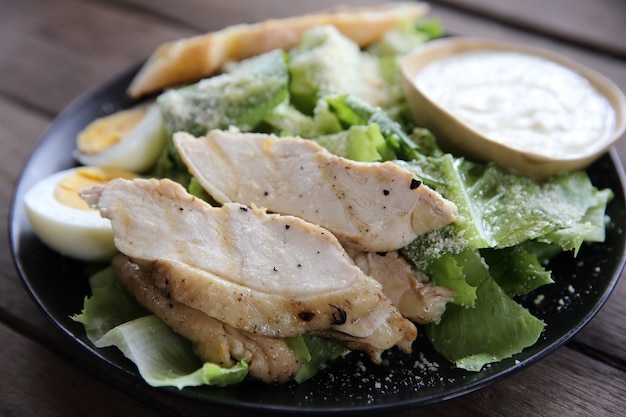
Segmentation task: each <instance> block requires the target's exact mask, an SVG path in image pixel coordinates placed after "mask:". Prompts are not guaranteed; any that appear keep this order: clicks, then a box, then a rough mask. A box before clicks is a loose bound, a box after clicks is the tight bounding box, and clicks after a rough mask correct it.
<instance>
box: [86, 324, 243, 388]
mask: <svg viewBox="0 0 626 417" xmlns="http://www.w3.org/2000/svg"><path fill="white" fill-rule="evenodd" d="M93 343H94V345H95V346H97V347H100V348H103V347H107V346H115V347H117V348H118V349H119V350H121V351H122V353H124V356H126V357H127V358H128V359H130V360H131V361H133V362H134V363H135V365H137V369H138V370H139V373H140V374H141V376H142V378H143V379H144V380H145V381H146V382H147V383H148V384H150V385H152V386H153V387H162V386H174V387H177V388H178V389H182V388H184V387H190V386H199V385H215V386H226V385H231V384H237V383H239V382H241V381H243V380H244V378H245V377H246V376H247V375H248V364H247V363H246V361H240V362H238V363H237V364H235V365H234V366H233V367H231V368H223V367H220V366H219V365H216V364H214V363H208V362H207V363H202V362H201V361H200V359H198V357H197V356H196V355H195V354H194V353H193V349H192V347H191V343H190V342H189V341H187V340H185V339H183V338H182V337H181V336H179V335H178V334H177V333H174V331H173V330H172V329H171V328H170V327H169V326H168V325H167V324H165V323H164V322H163V321H162V320H161V319H159V318H158V317H157V316H155V315H152V314H150V315H147V316H143V317H140V318H138V319H135V320H131V321H129V322H126V323H123V324H120V325H119V326H116V327H114V328H112V329H111V330H110V331H108V332H107V333H105V334H104V336H102V338H100V339H98V340H94V341H93Z"/></svg>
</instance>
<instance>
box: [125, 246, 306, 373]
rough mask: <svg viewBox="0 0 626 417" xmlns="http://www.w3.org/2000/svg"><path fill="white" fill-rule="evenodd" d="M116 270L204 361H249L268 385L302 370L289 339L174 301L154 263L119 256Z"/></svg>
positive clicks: (141, 300)
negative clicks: (161, 283)
mask: <svg viewBox="0 0 626 417" xmlns="http://www.w3.org/2000/svg"><path fill="white" fill-rule="evenodd" d="M113 268H114V269H115V272H116V273H117V275H118V276H119V278H120V280H121V281H122V284H123V285H124V286H125V287H126V289H128V291H129V292H130V293H131V294H133V296H134V297H135V298H136V299H137V301H138V302H139V303H140V304H141V305H143V306H144V307H146V308H147V309H148V310H150V311H152V312H153V313H154V314H156V315H157V316H159V317H160V318H161V320H163V321H164V322H165V323H166V324H167V325H168V326H170V327H171V328H172V329H173V330H174V331H175V332H177V333H178V334H180V335H181V336H183V337H184V338H186V339H188V340H190V341H191V342H192V343H193V347H194V351H195V352H196V354H197V355H198V357H199V358H200V359H201V360H202V361H204V362H211V363H215V364H218V365H220V366H222V367H225V368H230V367H232V366H234V365H235V361H240V360H242V359H247V360H248V363H249V367H248V372H249V374H250V376H251V377H252V378H255V379H258V380H260V381H265V382H286V381H290V380H291V379H293V378H294V376H295V375H296V374H297V373H298V371H299V370H300V367H301V366H302V360H301V359H299V358H297V357H296V356H295V354H294V352H293V350H292V349H291V348H290V347H289V346H288V345H287V342H286V340H285V339H282V338H276V337H267V336H262V335H258V334H253V333H249V332H244V331H241V330H238V329H235V328H233V327H231V326H228V325H226V324H224V323H222V322H220V321H219V320H216V319H214V318H212V317H210V316H208V315H206V314H204V313H203V312H201V311H199V310H196V309H194V308H191V307H189V306H187V305H185V304H183V303H180V302H178V301H176V300H174V299H172V297H171V295H169V294H168V293H167V291H166V290H164V289H163V288H160V287H158V286H157V285H156V283H155V281H154V279H153V276H154V274H153V272H154V271H153V268H152V265H151V262H148V263H143V264H141V263H135V262H133V261H131V260H130V259H129V258H128V257H127V256H124V255H118V256H117V257H116V258H114V259H113Z"/></svg>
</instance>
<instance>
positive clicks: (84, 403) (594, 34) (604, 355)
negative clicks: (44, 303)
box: [0, 0, 626, 417]
mask: <svg viewBox="0 0 626 417" xmlns="http://www.w3.org/2000/svg"><path fill="white" fill-rule="evenodd" d="M332 3H333V2H332V1H328V0H318V1H314V2H305V1H302V0H300V1H298V0H295V1H294V0H292V1H290V0H271V1H268V0H266V1H263V2H261V1H244V0H228V1H217V0H212V1H211V0H205V1H200V0H177V1H176V2H171V1H164V0H117V1H114V2H113V1H103V0H92V1H81V0H55V1H50V0H0V144H1V145H0V146H1V149H2V151H1V152H0V173H1V180H2V183H1V185H0V192H1V197H2V198H1V200H2V203H1V206H0V207H1V209H0V210H1V213H2V216H3V217H4V218H7V217H8V212H9V205H10V199H11V193H12V190H13V186H14V184H15V182H16V180H17V178H18V175H19V173H20V169H21V167H22V166H23V164H24V162H25V159H26V157H27V155H28V154H29V152H30V151H31V149H32V148H33V146H34V144H35V142H36V140H37V138H38V137H39V136H40V134H41V133H42V131H43V130H44V129H45V128H46V126H47V125H48V124H49V123H50V122H51V121H52V119H53V118H54V117H55V115H57V114H58V113H59V112H60V111H61V110H62V109H63V108H64V107H65V106H66V105H67V104H68V103H69V102H70V101H71V100H72V99H74V98H75V97H76V96H77V95H79V94H80V93H81V92H83V91H85V90H86V89H89V88H91V87H93V86H96V85H98V84H100V83H102V82H103V81H105V80H107V79H108V78H110V77H112V76H113V75H115V74H116V73H118V72H120V71H122V70H124V69H126V68H127V67H129V66H131V65H133V64H136V63H137V62H139V61H140V60H142V59H144V58H145V57H146V56H147V55H148V54H149V53H150V52H151V51H152V50H153V48H155V47H156V46H157V45H158V44H160V43H161V42H163V41H167V40H172V39H176V38H181V37H185V36H189V35H193V34H197V33H200V32H205V31H209V30H214V29H219V28H221V27H223V26H225V25H229V24H233V23H238V22H252V21H256V20H261V19H264V18H269V17H282V16H289V15H294V14H299V13H302V12H307V11H313V10H317V9H320V8H323V7H328V6H330V5H332ZM343 3H348V4H351V3H355V4H356V3H358V4H366V3H373V2H372V1H369V2H368V1H344V2H343ZM431 5H432V14H433V15H434V16H437V17H440V18H441V19H442V20H443V22H444V24H445V27H446V29H447V30H448V31H449V32H450V33H454V34H472V35H485V36H491V37H498V38H500V39H506V40H514V41H520V42H524V43H528V44H533V45H539V46H544V47H549V48H551V49H554V50H556V51H560V52H562V53H564V54H566V55H568V56H570V57H571V58H574V59H576V60H578V61H580V62H582V63H584V64H587V65H589V66H591V67H593V68H596V69H597V70H599V71H601V72H602V73H604V74H605V75H606V76H608V77H609V78H611V79H613V80H614V81H615V82H616V83H617V84H618V85H619V86H620V87H621V88H622V90H625V91H626V65H625V63H626V61H625V60H626V24H625V22H626V3H624V2H623V1H622V0H596V1H593V2H590V1H585V0H544V1H539V0H524V1H517V0H445V1H437V2H433V3H432V4H431ZM618 152H619V154H620V156H621V159H622V161H626V143H625V142H624V141H622V142H621V143H620V144H619V145H618ZM1 228H2V233H0V236H1V239H2V240H1V241H0V244H1V245H2V249H3V250H2V252H1V254H0V263H1V268H0V270H1V271H2V272H1V279H0V294H1V295H0V319H1V324H0V339H1V340H2V343H1V344H0V359H1V366H2V376H1V377H0V415H3V416H48V417H50V416H65V417H67V416H70V417H71V416H92V417H95V416H115V415H124V416H169V415H172V416H173V415H187V416H207V415H230V416H243V415H250V414H248V413H246V412H242V411H239V410H233V409H221V408H217V407H213V406H210V405H200V406H199V405H197V404H190V403H187V402H185V401H177V400H173V399H171V398H169V397H164V396H159V395H158V394H157V393H155V390H151V389H150V388H147V387H145V386H143V385H136V384H134V383H131V382H129V381H127V380H126V379H124V378H120V377H119V376H117V374H113V373H112V372H111V371H110V370H109V369H107V368H106V367H104V366H103V365H102V364H100V363H99V362H97V361H95V360H94V359H93V358H92V357H91V356H89V355H87V354H86V353H84V352H82V351H81V350H80V349H78V348H77V346H76V345H74V344H73V343H70V341H69V340H67V339H66V338H65V336H63V335H62V334H61V333H60V332H58V331H57V330H56V329H55V327H54V326H53V325H52V324H51V323H50V322H48V321H47V319H46V318H45V317H44V316H43V315H42V314H41V312H40V311H39V310H38V308H37V306H36V305H35V304H34V303H33V301H32V300H31V298H30V297H29V296H28V294H27V293H26V291H25V290H24V288H23V286H22V284H21V283H20V280H19V278H18V276H17V274H16V272H15V270H14V268H13V264H12V260H11V254H10V251H9V243H8V239H7V236H8V231H7V228H8V226H7V222H6V221H5V222H3V223H2V226H1ZM50 279H54V277H53V276H51V277H50ZM625 298H626V280H624V279H622V280H621V281H620V282H619V283H618V285H617V287H616V289H615V291H614V293H613V295H612V296H611V298H610V299H609V301H608V303H607V304H606V305H605V307H604V308H603V309H602V310H601V311H600V313H599V314H598V315H597V316H596V317H595V318H594V319H593V320H592V321H591V323H590V324H589V325H588V326H586V328H585V329H584V330H583V331H581V332H580V333H579V334H578V335H577V336H576V337H574V339H573V340H572V341H571V342H570V343H568V344H567V345H566V346H564V347H562V348H560V349H558V350H557V351H556V352H554V353H553V354H551V355H549V356H548V357H547V358H546V359H544V360H542V361H540V362H539V363H537V364H536V365H533V366H532V367H530V368H528V369H525V370H524V371H522V372H519V373H516V374H514V375H513V376H510V377H508V378H506V379H504V380H502V381H500V382H498V383H496V384H494V385H492V386H490V387H488V388H485V389H483V390H480V391H478V392H475V393H473V394H470V395H467V396H464V397H461V398H458V399H454V400H451V401H448V402H445V403H442V404H437V405H434V406H429V407H425V408H422V409H414V410H405V411H401V412H397V413H394V414H392V415H397V416H417V415H420V416H450V415H473V416H478V415H490V416H496V415H497V416H512V415H552V416H562V415H589V416H591V415H598V416H599V415H624V413H626V411H624V405H626V401H625V400H624V398H626V350H625V349H624V346H626V324H625V323H626V320H624V316H626V304H625V303H624V301H623V300H624V299H625Z"/></svg>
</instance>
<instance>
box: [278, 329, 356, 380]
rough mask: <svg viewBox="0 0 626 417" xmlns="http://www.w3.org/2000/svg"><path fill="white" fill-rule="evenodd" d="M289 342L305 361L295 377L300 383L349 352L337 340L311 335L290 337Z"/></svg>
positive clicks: (297, 354)
mask: <svg viewBox="0 0 626 417" xmlns="http://www.w3.org/2000/svg"><path fill="white" fill-rule="evenodd" d="M287 343H288V344H289V347H290V348H291V349H292V350H293V351H294V352H295V354H296V356H298V357H299V358H302V360H303V362H304V363H303V365H302V368H300V371H299V372H298V374H297V375H296V376H295V378H294V380H295V381H296V382H298V383H300V382H304V381H306V380H307V379H310V378H311V377H313V376H314V375H315V374H316V373H317V372H318V371H319V369H320V367H321V366H322V365H323V364H325V363H326V362H328V361H330V360H333V359H336V358H338V357H339V356H341V355H344V354H346V353H348V352H349V350H348V349H346V348H345V347H344V346H342V345H341V344H339V343H338V342H337V341H334V340H330V339H323V338H321V337H317V336H311V335H303V336H299V337H294V338H290V339H288V340H287Z"/></svg>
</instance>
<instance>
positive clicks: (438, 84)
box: [415, 51, 615, 156]
mask: <svg viewBox="0 0 626 417" xmlns="http://www.w3.org/2000/svg"><path fill="white" fill-rule="evenodd" d="M415 82H416V85H417V86H418V87H419V88H420V89H421V90H422V91H423V92H424V94H425V95H426V96H428V97H429V98H430V99H431V100H433V101H434V102H436V103H437V104H439V105H440V106H441V107H443V108H444V109H445V110H447V111H448V112H449V113H451V114H452V115H454V116H455V117H456V118H458V119H460V120H461V121H462V122H464V123H466V124H467V125H469V126H470V127H471V128H473V129H474V130H475V131H477V132H479V133H482V134H483V135H485V136H487V137H489V138H490V139H492V140H494V141H497V142H500V143H502V144H505V145H507V146H509V147H513V148H516V149H519V150H523V151H530V152H533V153H538V154H542V155H546V156H563V155H567V156H577V155H580V154H583V153H586V151H588V150H589V148H593V147H596V146H598V147H599V146H601V145H602V143H605V141H606V140H607V139H608V136H610V135H611V133H612V131H613V129H614V124H615V113H614V110H613V108H612V106H611V105H610V103H609V102H608V100H607V99H606V98H605V97H604V96H603V95H602V94H600V92H598V91H597V90H596V89H595V88H594V87H593V85H591V83H590V82H589V81H588V80H587V79H586V78H584V77H582V76H581V75H579V74H578V73H575V72H574V71H572V70H570V69H568V68H566V67H564V66H561V65H560V64H556V63H554V62H552V61H549V60H547V59H544V58H541V57H538V56H533V55H528V54H523V53H518V52H502V51H474V52H464V53H461V54H456V55H453V56H449V57H447V58H444V59H441V60H439V61H436V62H433V63H431V64H429V65H427V66H426V67H425V68H424V70H423V71H421V72H420V73H419V74H418V75H417V77H416V79H415Z"/></svg>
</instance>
